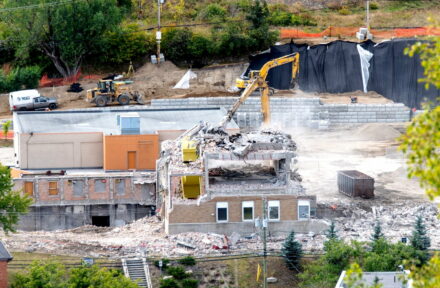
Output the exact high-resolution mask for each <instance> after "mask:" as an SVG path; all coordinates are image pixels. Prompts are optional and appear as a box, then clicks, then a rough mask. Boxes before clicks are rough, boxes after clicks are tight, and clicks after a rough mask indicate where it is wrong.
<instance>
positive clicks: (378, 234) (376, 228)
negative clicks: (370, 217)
mask: <svg viewBox="0 0 440 288" xmlns="http://www.w3.org/2000/svg"><path fill="white" fill-rule="evenodd" d="M383 237H384V235H383V233H382V226H381V224H380V221H379V220H376V222H375V224H374V232H373V234H372V235H371V240H373V241H377V240H379V239H380V238H383Z"/></svg>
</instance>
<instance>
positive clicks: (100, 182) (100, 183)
mask: <svg viewBox="0 0 440 288" xmlns="http://www.w3.org/2000/svg"><path fill="white" fill-rule="evenodd" d="M106 183H107V180H106V179H96V180H95V192H98V193H99V192H106Z"/></svg>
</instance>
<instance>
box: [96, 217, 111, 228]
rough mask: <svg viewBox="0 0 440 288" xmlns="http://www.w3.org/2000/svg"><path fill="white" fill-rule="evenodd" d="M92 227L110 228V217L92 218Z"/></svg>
mask: <svg viewBox="0 0 440 288" xmlns="http://www.w3.org/2000/svg"><path fill="white" fill-rule="evenodd" d="M92 225H94V226H98V227H110V216H92Z"/></svg>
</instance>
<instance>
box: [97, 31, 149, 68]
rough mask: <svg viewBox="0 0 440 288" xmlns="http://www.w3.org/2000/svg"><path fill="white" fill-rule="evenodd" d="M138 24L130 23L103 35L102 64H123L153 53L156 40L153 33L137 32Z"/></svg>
mask: <svg viewBox="0 0 440 288" xmlns="http://www.w3.org/2000/svg"><path fill="white" fill-rule="evenodd" d="M139 30H140V27H139V25H137V24H130V25H127V26H125V27H122V28H119V29H117V30H116V31H112V32H108V33H106V34H105V36H104V43H103V45H102V47H103V49H104V50H103V51H102V52H101V53H102V56H103V57H99V59H100V62H102V64H123V63H128V62H129V61H131V60H136V59H140V58H142V57H144V56H146V55H150V54H154V52H155V48H156V41H155V39H154V35H153V34H147V33H146V32H143V31H142V32H137V31H139Z"/></svg>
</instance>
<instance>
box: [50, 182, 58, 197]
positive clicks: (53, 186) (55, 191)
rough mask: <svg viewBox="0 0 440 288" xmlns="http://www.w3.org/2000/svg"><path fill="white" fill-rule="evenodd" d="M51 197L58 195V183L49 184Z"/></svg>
mask: <svg viewBox="0 0 440 288" xmlns="http://www.w3.org/2000/svg"><path fill="white" fill-rule="evenodd" d="M49 195H58V182H55V181H51V182H49Z"/></svg>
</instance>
